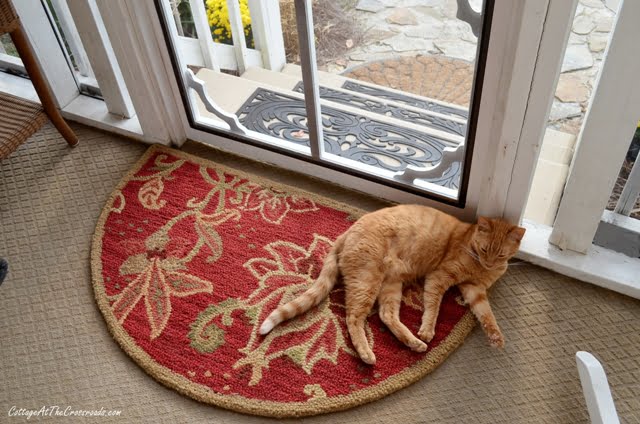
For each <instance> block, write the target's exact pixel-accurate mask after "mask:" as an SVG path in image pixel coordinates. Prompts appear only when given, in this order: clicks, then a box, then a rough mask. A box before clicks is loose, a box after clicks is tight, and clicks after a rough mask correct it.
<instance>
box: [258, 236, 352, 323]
mask: <svg viewBox="0 0 640 424" xmlns="http://www.w3.org/2000/svg"><path fill="white" fill-rule="evenodd" d="M344 239H345V236H344V234H343V235H341V236H340V237H338V238H337V239H336V241H335V243H334V244H333V247H332V248H331V250H330V251H329V254H328V255H327V257H326V258H325V260H324V265H323V266H322V271H320V275H319V276H318V279H317V280H316V281H314V283H313V284H312V285H311V287H309V289H307V291H305V292H304V293H302V294H301V295H300V296H298V297H296V298H295V299H293V300H292V301H290V302H288V303H285V304H284V305H281V306H279V307H278V309H276V310H275V311H273V312H271V314H269V316H268V317H267V319H265V320H264V322H263V323H262V325H261V326H260V334H263V335H264V334H267V333H269V331H271V330H273V328H274V327H275V326H276V325H278V324H280V323H281V322H283V321H286V320H288V319H291V318H293V317H297V316H298V315H300V314H302V313H304V312H306V311H308V310H309V309H311V308H313V307H314V306H316V305H317V304H318V303H320V302H322V300H323V299H324V298H326V297H327V296H328V295H329V292H330V291H331V289H333V286H335V284H336V281H337V280H338V274H339V272H340V271H339V268H338V254H339V253H340V251H341V250H342V246H343V245H344Z"/></svg>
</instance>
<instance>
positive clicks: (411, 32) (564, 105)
mask: <svg viewBox="0 0 640 424" xmlns="http://www.w3.org/2000/svg"><path fill="white" fill-rule="evenodd" d="M619 1H620V0H580V1H579V5H578V9H577V11H576V16H575V19H574V22H573V28H572V32H571V35H570V38H569V45H568V47H567V51H566V55H565V59H564V63H563V66H562V74H561V76H560V80H559V82H558V88H557V91H556V98H555V99H554V102H553V107H552V110H551V116H550V118H549V120H550V125H551V126H552V127H554V128H556V129H559V130H562V131H565V132H569V133H572V134H577V132H578V131H579V129H580V124H581V122H582V118H583V117H584V111H585V110H586V106H587V103H588V99H589V96H590V94H591V90H592V88H593V85H594V83H595V79H596V76H597V73H598V70H599V69H600V65H601V62H602V57H603V54H604V49H605V47H606V43H607V40H608V36H609V32H610V30H611V27H612V25H613V21H614V18H615V11H616V10H617V7H618V4H619ZM471 5H472V7H473V8H474V9H475V10H479V9H480V5H481V0H471ZM456 11H457V5H456V1H455V0H358V1H357V3H355V10H354V11H353V15H354V17H355V19H357V20H358V21H359V22H360V23H361V24H362V26H363V28H364V29H365V31H366V33H365V36H364V40H365V43H364V44H363V45H360V46H356V47H354V48H353V49H351V50H350V51H349V52H348V53H347V56H346V57H345V58H342V59H338V60H336V61H334V62H333V63H329V64H328V65H327V66H326V69H325V70H327V71H329V72H334V73H341V72H344V71H345V70H347V71H348V72H350V71H352V69H353V68H355V67H362V66H361V65H363V64H365V63H369V62H372V61H381V60H382V61H383V60H387V59H390V58H398V56H407V57H413V56H417V55H443V56H447V57H450V58H455V59H462V60H466V61H473V60H474V58H475V52H476V44H477V38H476V37H475V36H474V35H473V33H472V32H471V28H470V26H469V25H468V24H467V23H466V22H463V21H460V20H458V19H457V18H456ZM388 72H389V73H393V72H395V70H394V69H393V68H392V69H390V70H389V71H388ZM391 78H392V76H391ZM392 79H393V78H392Z"/></svg>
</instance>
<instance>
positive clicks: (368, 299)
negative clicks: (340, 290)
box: [344, 272, 382, 365]
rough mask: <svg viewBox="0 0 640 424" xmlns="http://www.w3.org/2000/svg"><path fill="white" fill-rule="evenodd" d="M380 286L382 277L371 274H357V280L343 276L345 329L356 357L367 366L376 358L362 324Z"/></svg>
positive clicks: (373, 362)
mask: <svg viewBox="0 0 640 424" xmlns="http://www.w3.org/2000/svg"><path fill="white" fill-rule="evenodd" d="M381 284H382V276H380V277H374V274H373V273H368V272H366V273H365V272H362V273H359V275H358V278H357V279H352V278H349V277H348V276H344V285H345V292H346V293H345V301H346V302H345V303H346V309H347V329H348V330H349V336H351V343H353V346H354V347H355V348H356V352H358V356H360V359H362V360H363V361H364V362H365V363H367V364H369V365H373V364H375V363H376V356H375V355H374V354H373V351H372V350H371V347H370V346H369V343H368V342H367V336H366V333H365V331H364V324H365V321H366V320H367V316H368V315H369V312H371V308H373V304H374V303H375V301H376V297H377V295H378V292H379V291H380V285H381Z"/></svg>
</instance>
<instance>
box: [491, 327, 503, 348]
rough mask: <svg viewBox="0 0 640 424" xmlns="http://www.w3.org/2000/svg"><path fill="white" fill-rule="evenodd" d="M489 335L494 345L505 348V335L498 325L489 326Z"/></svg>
mask: <svg viewBox="0 0 640 424" xmlns="http://www.w3.org/2000/svg"><path fill="white" fill-rule="evenodd" d="M487 337H489V344H490V345H491V346H492V347H495V348H499V349H502V348H504V336H503V335H502V332H501V331H500V329H499V328H498V327H489V328H487Z"/></svg>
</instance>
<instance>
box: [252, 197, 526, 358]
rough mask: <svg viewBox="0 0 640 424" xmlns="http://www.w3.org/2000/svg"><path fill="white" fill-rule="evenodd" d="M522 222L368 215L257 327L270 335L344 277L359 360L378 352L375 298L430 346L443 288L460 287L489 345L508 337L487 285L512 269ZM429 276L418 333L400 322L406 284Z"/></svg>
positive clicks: (394, 210)
mask: <svg viewBox="0 0 640 424" xmlns="http://www.w3.org/2000/svg"><path fill="white" fill-rule="evenodd" d="M524 232H525V230H524V228H521V227H518V226H515V225H512V224H509V223H508V222H506V221H503V220H501V219H488V218H482V217H480V218H479V219H478V223H477V224H475V225H474V224H467V223H464V222H461V221H459V220H458V219H456V218H454V217H452V216H450V215H447V214H446V213H444V212H440V211H438V210H436V209H432V208H428V207H425V206H418V205H400V206H394V207H390V208H385V209H381V210H378V211H376V212H372V213H369V214H366V215H364V216H363V217H362V218H360V219H359V220H358V221H357V222H356V223H355V224H354V225H353V226H352V227H351V228H349V229H348V230H347V231H346V232H345V233H344V234H342V235H341V236H340V237H338V239H337V240H336V242H335V244H334V245H333V248H332V249H331V251H330V252H329V254H328V255H327V257H326V259H325V262H324V266H323V268H322V271H321V272H320V275H319V277H318V279H317V280H316V281H315V282H314V283H313V284H312V285H311V287H309V289H308V290H307V291H306V292H304V293H303V294H302V295H300V296H299V297H297V298H296V299H294V300H292V301H291V302H289V303H286V304H285V305H282V306H280V307H278V308H277V309H276V310H275V311H273V312H272V313H271V314H270V315H269V316H268V317H267V319H266V320H265V321H264V322H263V323H262V326H261V327H260V333H261V334H267V333H268V332H269V331H271V330H272V329H273V327H275V326H276V325H278V324H280V323H281V322H282V321H285V320H287V319H290V318H293V317H295V316H297V315H300V314H301V313H303V312H305V311H307V310H309V309H311V308H312V307H313V306H315V305H317V304H318V303H320V302H321V301H322V300H323V299H324V298H325V297H327V296H328V295H329V292H330V291H331V289H332V288H333V286H334V285H335V284H336V282H337V280H338V277H339V275H342V280H343V282H344V285H345V291H346V313H347V328H348V330H349V334H350V336H351V341H352V342H353V345H354V346H355V348H356V351H357V352H358V355H359V356H360V358H361V359H362V360H363V361H364V362H366V363H367V364H374V363H375V362H376V357H375V355H374V354H373V352H372V351H371V348H370V347H369V344H368V343H367V339H366V336H365V330H364V323H365V320H366V319H367V316H368V314H369V312H370V311H371V308H372V307H373V305H374V303H375V301H376V300H378V305H379V314H380V319H381V320H382V321H383V322H384V323H385V324H386V325H387V327H389V329H390V330H391V331H392V332H393V334H394V335H395V336H396V337H397V338H398V339H399V340H400V341H402V342H403V343H404V344H406V345H407V346H408V347H410V348H411V349H412V350H414V351H417V352H424V351H426V350H427V345H426V344H425V343H424V342H429V341H431V339H432V338H433V336H434V334H435V326H436V319H437V317H438V311H439V309H440V303H441V301H442V297H443V295H444V293H445V292H446V291H447V289H449V288H450V287H452V286H454V285H457V286H458V287H459V289H460V292H461V293H462V296H463V297H464V300H465V302H466V303H467V304H468V305H470V307H471V310H472V311H473V313H474V314H475V316H476V317H477V318H478V320H479V321H480V323H481V324H482V328H483V329H484V331H485V333H486V334H487V336H488V337H489V342H490V343H491V345H492V346H495V347H503V346H504V339H503V337H502V333H501V332H500V329H499V328H498V324H497V323H496V319H495V317H494V315H493V312H492V311H491V307H490V306H489V302H488V300H487V289H488V288H489V287H491V286H492V285H493V283H495V282H496V280H497V279H498V278H500V276H502V274H504V272H505V271H506V270H507V261H508V260H509V258H511V257H512V256H513V255H515V253H516V252H517V251H518V248H519V246H520V240H522V237H523V236H524ZM416 278H424V315H423V316H422V326H421V328H420V331H418V336H419V337H420V339H422V340H420V339H418V338H417V337H416V336H414V335H413V334H412V333H411V331H410V330H409V329H408V328H407V327H406V326H405V325H404V324H402V323H401V322H400V319H399V311H400V302H401V298H402V286H403V283H405V282H409V281H411V280H415V279H416Z"/></svg>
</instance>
